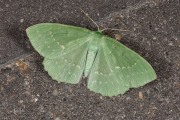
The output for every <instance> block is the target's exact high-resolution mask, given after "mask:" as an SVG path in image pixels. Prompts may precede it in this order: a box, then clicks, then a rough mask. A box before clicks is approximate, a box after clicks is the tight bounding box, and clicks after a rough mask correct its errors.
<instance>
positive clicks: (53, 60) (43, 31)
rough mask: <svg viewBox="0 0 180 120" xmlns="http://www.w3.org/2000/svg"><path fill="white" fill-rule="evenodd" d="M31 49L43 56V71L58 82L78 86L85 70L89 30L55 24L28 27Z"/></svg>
mask: <svg viewBox="0 0 180 120" xmlns="http://www.w3.org/2000/svg"><path fill="white" fill-rule="evenodd" d="M26 31H27V35H28V37H29V39H30V41H31V44H32V45H33V47H34V48H35V49H36V50H37V51H38V52H39V53H40V54H41V55H42V56H43V57H44V61H43V64H44V68H45V70H46V71H47V72H48V73H49V75H50V76H51V77H52V78H53V79H55V80H57V81H59V82H67V83H72V84H75V83H78V82H79V80H80V78H81V76H82V74H83V70H84V67H85V60H86V54H87V50H88V44H89V39H88V38H87V36H88V35H89V34H90V32H91V31H90V30H88V29H84V28H80V27H74V26H69V25H63V24H56V23H41V24H37V25H34V26H31V27H29V28H28V29H27V30H26Z"/></svg>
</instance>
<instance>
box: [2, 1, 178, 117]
mask: <svg viewBox="0 0 180 120" xmlns="http://www.w3.org/2000/svg"><path fill="white" fill-rule="evenodd" d="M79 8H82V9H83V10H84V11H86V12H87V13H88V14H89V15H90V16H91V17H92V19H93V20H94V21H96V22H97V23H98V24H99V25H100V26H101V27H104V28H106V27H110V28H119V29H123V30H129V32H123V31H122V32H120V31H111V30H109V31H106V34H107V35H109V36H111V37H114V35H115V34H120V35H122V36H123V38H122V39H121V40H120V42H121V43H123V44H125V45H126V46H128V47H129V48H131V49H133V50H135V51H136V52H138V53H139V54H141V55H142V56H143V57H144V58H146V59H147V60H148V61H149V62H150V63H151V64H152V66H153V67H154V69H155V71H156V72H157V75H158V78H157V80H156V81H153V82H151V83H149V84H147V85H145V86H143V87H140V88H137V89H131V90H129V91H128V92H126V93H125V94H124V95H119V96H116V97H112V98H110V97H102V96H101V95H99V94H95V93H94V92H90V91H89V90H88V89H87V87H86V79H83V80H81V82H80V83H79V84H77V85H70V84H64V83H59V84H58V83H57V82H56V81H54V80H52V79H51V77H50V76H49V75H48V74H47V72H46V71H44V69H43V66H42V61H43V58H42V57H41V56H40V55H39V54H38V53H37V52H36V51H35V50H34V49H33V47H32V46H31V44H30V42H29V40H28V38H27V36H26V32H25V29H26V28H27V27H29V26H31V25H33V24H36V23H41V22H57V23H63V24H69V25H75V26H81V27H86V28H89V29H91V30H96V29H97V28H96V27H95V26H94V24H93V23H92V22H90V21H89V20H88V19H87V17H86V16H85V15H84V14H83V13H82V12H80V10H79ZM139 92H142V94H143V97H144V98H143V99H142V96H139V95H138V94H139ZM0 118H1V120H152V119H153V120H179V119H180V1H179V0H86V1H82V0H28V1H25V0H16V1H14V0H13V1H11V0H0Z"/></svg>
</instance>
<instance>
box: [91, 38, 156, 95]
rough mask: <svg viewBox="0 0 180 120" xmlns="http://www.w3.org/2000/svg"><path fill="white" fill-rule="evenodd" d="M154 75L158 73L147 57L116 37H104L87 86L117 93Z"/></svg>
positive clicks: (111, 93) (139, 84)
mask: <svg viewBox="0 0 180 120" xmlns="http://www.w3.org/2000/svg"><path fill="white" fill-rule="evenodd" d="M154 79H156V74H155V72H154V70H153V68H152V67H151V65H150V64H149V63H148V62H147V61H146V60H145V59H143V58H142V57H141V56H140V55H138V54H137V53H135V52H134V51H132V50H130V49H129V48H127V47H125V46H124V45H122V44H120V43H119V42H117V41H115V40H114V39H112V38H109V37H104V38H103V40H102V43H101V45H100V48H99V51H98V53H97V56H96V59H95V62H94V64H93V67H92V70H91V73H90V75H89V80H88V88H89V89H90V90H92V91H95V92H97V93H101V94H102V95H105V96H114V95H118V94H123V93H124V92H126V91H127V90H129V88H136V87H139V86H142V85H144V84H146V83H148V82H150V81H152V80H154Z"/></svg>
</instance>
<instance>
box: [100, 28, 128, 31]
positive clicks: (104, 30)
mask: <svg viewBox="0 0 180 120" xmlns="http://www.w3.org/2000/svg"><path fill="white" fill-rule="evenodd" d="M105 30H116V31H130V30H122V29H114V28H104V29H102V30H100V31H101V32H103V31H105Z"/></svg>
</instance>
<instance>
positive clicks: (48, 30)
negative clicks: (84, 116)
mask: <svg viewBox="0 0 180 120" xmlns="http://www.w3.org/2000/svg"><path fill="white" fill-rule="evenodd" d="M26 32H27V35H28V37H29V40H30V42H31V44H32V46H33V47H34V49H35V50H36V51H38V53H39V54H40V55H42V56H43V57H44V61H43V65H44V69H45V70H46V71H47V72H48V74H49V75H50V76H51V77H52V79H54V80H57V81H58V82H65V83H71V84H77V83H78V82H79V81H80V80H81V78H82V76H83V77H88V82H87V87H88V88H89V89H90V90H91V91H94V92H96V93H100V94H101V95H103V96H116V95H118V94H124V93H125V92H126V91H128V90H129V89H130V88H137V87H139V86H143V85H145V84H147V83H149V82H151V81H153V80H155V79H156V73H155V71H154V69H153V68H152V66H151V65H150V64H149V63H148V62H147V61H146V60H145V59H144V58H142V57H141V56H140V55H139V54H137V53H136V52H134V51H132V50H131V49H129V48H128V47H126V46H124V45H123V44H121V43H120V42H118V41H117V40H115V39H113V38H111V37H108V36H105V35H103V33H102V31H100V30H98V31H91V30H89V29H86V28H81V27H75V26H71V25H64V24H58V23H40V24H36V25H33V26H30V27H29V28H27V30H26Z"/></svg>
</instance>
